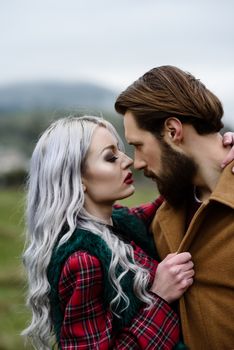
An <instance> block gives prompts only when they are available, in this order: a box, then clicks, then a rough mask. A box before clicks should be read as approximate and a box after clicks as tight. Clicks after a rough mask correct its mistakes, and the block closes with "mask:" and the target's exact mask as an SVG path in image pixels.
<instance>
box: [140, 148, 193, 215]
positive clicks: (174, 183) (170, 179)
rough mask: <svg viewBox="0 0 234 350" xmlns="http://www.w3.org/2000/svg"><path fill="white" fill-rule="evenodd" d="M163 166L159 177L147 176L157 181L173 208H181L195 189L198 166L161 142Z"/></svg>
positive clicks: (151, 174)
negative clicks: (194, 183) (194, 180)
mask: <svg viewBox="0 0 234 350" xmlns="http://www.w3.org/2000/svg"><path fill="white" fill-rule="evenodd" d="M160 143H161V151H162V156H161V166H162V170H161V171H160V173H159V175H156V174H154V173H153V172H151V171H147V170H146V171H145V176H147V177H151V178H152V179H153V180H155V181H156V183H157V187H158V190H159V192H160V194H161V195H162V196H163V197H164V198H165V199H166V201H167V202H168V203H169V204H170V205H171V206H173V207H177V208H178V207H181V206H182V205H183V204H184V202H185V200H186V198H188V194H189V193H191V190H192V188H193V179H194V176H195V175H196V172H197V165H196V163H195V162H194V160H193V159H191V158H189V157H187V156H186V155H184V154H182V153H180V152H177V151H175V150H174V149H173V148H172V147H171V146H170V145H168V144H167V143H166V142H165V141H161V142H160Z"/></svg>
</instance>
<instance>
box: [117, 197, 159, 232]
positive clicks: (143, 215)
mask: <svg viewBox="0 0 234 350" xmlns="http://www.w3.org/2000/svg"><path fill="white" fill-rule="evenodd" d="M163 201H164V199H163V197H162V196H159V197H158V198H157V199H156V200H155V201H154V202H149V203H145V204H141V205H140V206H138V207H133V208H130V209H129V212H130V213H131V214H134V215H136V216H137V217H138V218H139V219H141V220H143V221H144V223H145V224H146V226H149V225H150V224H151V221H152V220H153V218H154V215H155V213H156V211H157V209H158V208H159V207H160V205H161V204H162V203H163ZM114 208H116V209H119V208H123V207H122V206H121V205H119V204H115V205H114Z"/></svg>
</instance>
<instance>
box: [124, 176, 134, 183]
mask: <svg viewBox="0 0 234 350" xmlns="http://www.w3.org/2000/svg"><path fill="white" fill-rule="evenodd" d="M124 183H125V184H127V185H131V184H132V183H133V178H132V173H128V175H127V176H126V177H125V179H124Z"/></svg>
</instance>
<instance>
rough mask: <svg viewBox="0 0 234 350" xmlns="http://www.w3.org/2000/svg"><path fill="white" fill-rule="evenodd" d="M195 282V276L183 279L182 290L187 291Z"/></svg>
mask: <svg viewBox="0 0 234 350" xmlns="http://www.w3.org/2000/svg"><path fill="white" fill-rule="evenodd" d="M192 284H193V278H192V277H191V278H187V279H184V280H183V281H181V288H180V290H183V291H185V290H186V289H188V287H190V286H191V285H192Z"/></svg>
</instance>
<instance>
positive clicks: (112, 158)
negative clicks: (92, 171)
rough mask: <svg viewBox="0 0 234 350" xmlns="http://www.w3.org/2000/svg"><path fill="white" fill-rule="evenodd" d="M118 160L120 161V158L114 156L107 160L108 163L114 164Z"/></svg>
mask: <svg viewBox="0 0 234 350" xmlns="http://www.w3.org/2000/svg"><path fill="white" fill-rule="evenodd" d="M117 159H118V157H116V156H112V157H109V158H107V162H110V163H114V162H115V161H116V160H117Z"/></svg>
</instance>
